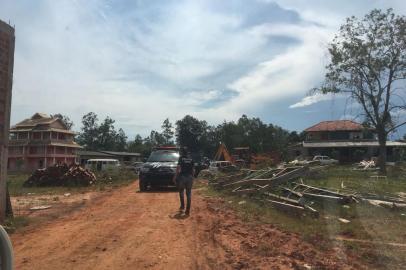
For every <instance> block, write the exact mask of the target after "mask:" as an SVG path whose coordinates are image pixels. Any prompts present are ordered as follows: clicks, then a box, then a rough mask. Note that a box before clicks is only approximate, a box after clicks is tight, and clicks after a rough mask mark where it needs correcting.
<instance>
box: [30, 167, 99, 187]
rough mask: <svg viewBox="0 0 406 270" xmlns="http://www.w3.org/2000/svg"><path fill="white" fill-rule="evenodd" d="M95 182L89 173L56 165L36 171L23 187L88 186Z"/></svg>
mask: <svg viewBox="0 0 406 270" xmlns="http://www.w3.org/2000/svg"><path fill="white" fill-rule="evenodd" d="M95 182H96V176H95V175H94V173H92V172H91V171H89V170H87V169H84V168H82V167H80V166H79V165H76V164H72V165H70V166H68V165H67V164H56V165H53V166H51V167H48V168H46V169H38V170H36V171H35V172H34V173H33V174H32V175H31V176H30V177H29V178H28V179H27V180H26V181H25V182H24V186H25V187H34V186H35V187H44V186H90V185H92V184H94V183H95Z"/></svg>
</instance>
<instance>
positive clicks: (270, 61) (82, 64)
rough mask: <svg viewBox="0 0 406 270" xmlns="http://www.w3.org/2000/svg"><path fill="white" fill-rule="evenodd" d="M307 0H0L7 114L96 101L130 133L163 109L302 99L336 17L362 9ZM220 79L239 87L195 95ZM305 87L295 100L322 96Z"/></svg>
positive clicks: (97, 108) (213, 113)
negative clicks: (10, 73)
mask: <svg viewBox="0 0 406 270" xmlns="http://www.w3.org/2000/svg"><path fill="white" fill-rule="evenodd" d="M314 1H315V0H314ZM314 1H311V2H312V3H311V4H308V3H307V1H306V3H305V2H303V3H302V2H300V1H299V2H298V1H294V2H293V1H276V2H277V3H278V4H279V5H280V6H281V7H282V8H280V7H278V6H277V5H275V4H272V5H269V6H267V7H268V8H270V9H272V10H275V13H276V14H273V16H270V17H269V20H267V18H266V16H265V17H264V18H265V19H264V20H263V21H260V20H256V19H257V18H253V17H247V16H246V15H245V14H248V13H247V12H246V10H248V9H249V10H250V11H252V9H255V8H256V9H260V8H264V6H258V5H257V4H256V2H249V3H248V2H245V1H240V2H232V3H234V6H235V8H236V9H238V11H239V12H234V11H230V10H229V9H228V8H223V9H221V8H219V7H218V6H219V5H222V4H224V3H220V2H218V1H204V2H200V1H199V2H198V1H179V2H178V1H164V2H159V3H158V4H156V3H154V2H153V1H145V2H143V1H137V2H134V1H114V2H113V1H110V0H89V1H80V2H79V1H71V0H61V1H53V0H38V1H35V3H34V2H31V1H13V0H3V1H2V4H1V5H2V8H1V9H0V18H1V19H3V20H8V19H11V21H12V23H13V24H15V25H16V35H17V36H16V53H15V71H14V89H13V91H14V93H13V108H12V122H13V123H15V122H17V121H20V120H22V119H24V118H26V117H28V116H29V115H31V114H33V113H34V112H37V111H40V112H46V113H57V112H60V113H64V114H67V115H69V116H70V117H71V118H72V119H73V120H74V121H75V123H76V126H75V128H76V129H78V128H79V127H80V119H81V116H82V115H84V114H85V113H87V112H89V111H94V112H96V113H97V114H98V115H99V117H100V118H103V117H105V116H107V115H109V116H111V117H112V118H113V119H116V120H117V123H116V125H117V126H119V127H123V128H124V129H125V131H126V132H127V133H128V134H130V136H132V135H133V134H135V133H142V134H147V133H148V132H149V130H150V129H159V127H160V124H161V122H162V120H163V119H165V118H167V117H169V118H170V119H171V120H172V121H173V120H176V119H179V118H181V117H183V116H184V115H185V114H192V115H195V116H197V117H200V118H203V119H206V120H208V121H209V122H211V123H218V122H221V121H222V120H224V119H228V120H234V119H235V118H236V117H239V116H241V114H243V113H246V114H249V113H252V114H255V113H256V112H257V111H258V110H259V109H261V108H267V107H271V106H273V105H275V104H278V103H279V102H280V101H281V100H283V99H285V98H290V99H291V98H292V97H293V96H296V97H298V98H300V97H302V96H304V95H305V94H306V92H307V91H308V90H309V89H310V88H312V87H314V86H317V85H318V84H319V83H320V81H321V79H322V76H323V74H324V66H325V64H326V63H325V62H326V57H325V56H326V50H325V48H326V44H327V42H328V41H329V40H330V38H331V37H332V35H333V34H334V33H335V32H336V31H337V26H338V25H339V24H340V23H341V22H342V21H343V20H344V18H345V17H346V16H348V15H351V13H352V12H356V13H357V14H360V13H362V14H363V13H366V12H367V11H368V10H367V9H366V7H365V2H363V3H364V4H356V5H355V4H352V3H351V4H349V2H346V4H344V5H343V6H344V7H345V8H344V7H340V5H341V4H334V7H335V8H334V9H331V8H329V7H331V5H333V4H332V3H326V2H325V1H318V2H317V1H316V2H314ZM382 3H383V2H382V1H374V5H373V6H379V5H384V4H382ZM396 3H398V1H396ZM230 5H231V4H230ZM354 5H355V6H354ZM385 5H386V4H385ZM367 8H368V9H370V8H372V7H370V6H368V7H367ZM286 12H288V13H289V14H290V15H291V14H294V15H297V17H298V18H299V20H292V21H289V20H285V18H283V17H284V15H285V13H286ZM278 14H279V17H281V18H279V17H278V16H276V15H278ZM244 16H245V17H244ZM261 18H262V17H261ZM254 19H255V20H254ZM300 19H301V20H300ZM247 20H252V22H251V23H246V21H247ZM269 21H272V23H270V22H269ZM314 22H316V23H314ZM227 87H228V88H229V89H227ZM202 89H214V90H202ZM218 89H225V90H224V91H229V90H231V91H235V92H236V93H237V94H238V95H236V96H233V98H231V97H229V100H223V101H222V102H221V104H214V103H213V105H211V106H201V105H202V104H203V103H205V104H206V103H208V104H210V102H211V101H215V100H218V99H220V98H222V97H223V94H224V92H223V91H222V90H218ZM306 98H307V97H305V99H304V100H302V101H301V102H299V103H297V104H299V105H300V104H306V102H307V103H308V102H312V101H314V102H316V101H318V100H320V98H313V99H311V98H307V99H306ZM303 102H304V103H303ZM294 105H296V104H294ZM294 105H292V106H294ZM299 105H297V107H299ZM288 106H289V104H286V107H288Z"/></svg>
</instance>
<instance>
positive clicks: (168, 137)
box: [161, 118, 174, 145]
mask: <svg viewBox="0 0 406 270" xmlns="http://www.w3.org/2000/svg"><path fill="white" fill-rule="evenodd" d="M161 128H162V136H163V137H164V139H165V144H166V145H173V140H172V139H173V135H174V132H173V126H172V124H171V122H170V121H169V118H166V119H165V121H164V122H163V123H162V126H161Z"/></svg>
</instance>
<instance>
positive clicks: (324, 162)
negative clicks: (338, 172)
mask: <svg viewBox="0 0 406 270" xmlns="http://www.w3.org/2000/svg"><path fill="white" fill-rule="evenodd" d="M313 161H315V162H319V163H320V164H322V165H329V164H338V160H336V159H333V158H330V157H328V156H314V158H313Z"/></svg>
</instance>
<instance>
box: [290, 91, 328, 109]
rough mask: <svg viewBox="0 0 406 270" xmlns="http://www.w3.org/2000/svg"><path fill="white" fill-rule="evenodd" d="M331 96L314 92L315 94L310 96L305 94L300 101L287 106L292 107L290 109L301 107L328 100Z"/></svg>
mask: <svg viewBox="0 0 406 270" xmlns="http://www.w3.org/2000/svg"><path fill="white" fill-rule="evenodd" d="M331 98H332V97H331V96H329V95H323V94H315V95H311V96H306V97H304V98H303V99H302V100H301V101H299V102H297V103H295V104H292V105H290V106H289V108H292V109H293V108H302V107H306V106H310V105H312V104H315V103H317V102H320V101H324V100H330V99H331Z"/></svg>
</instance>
